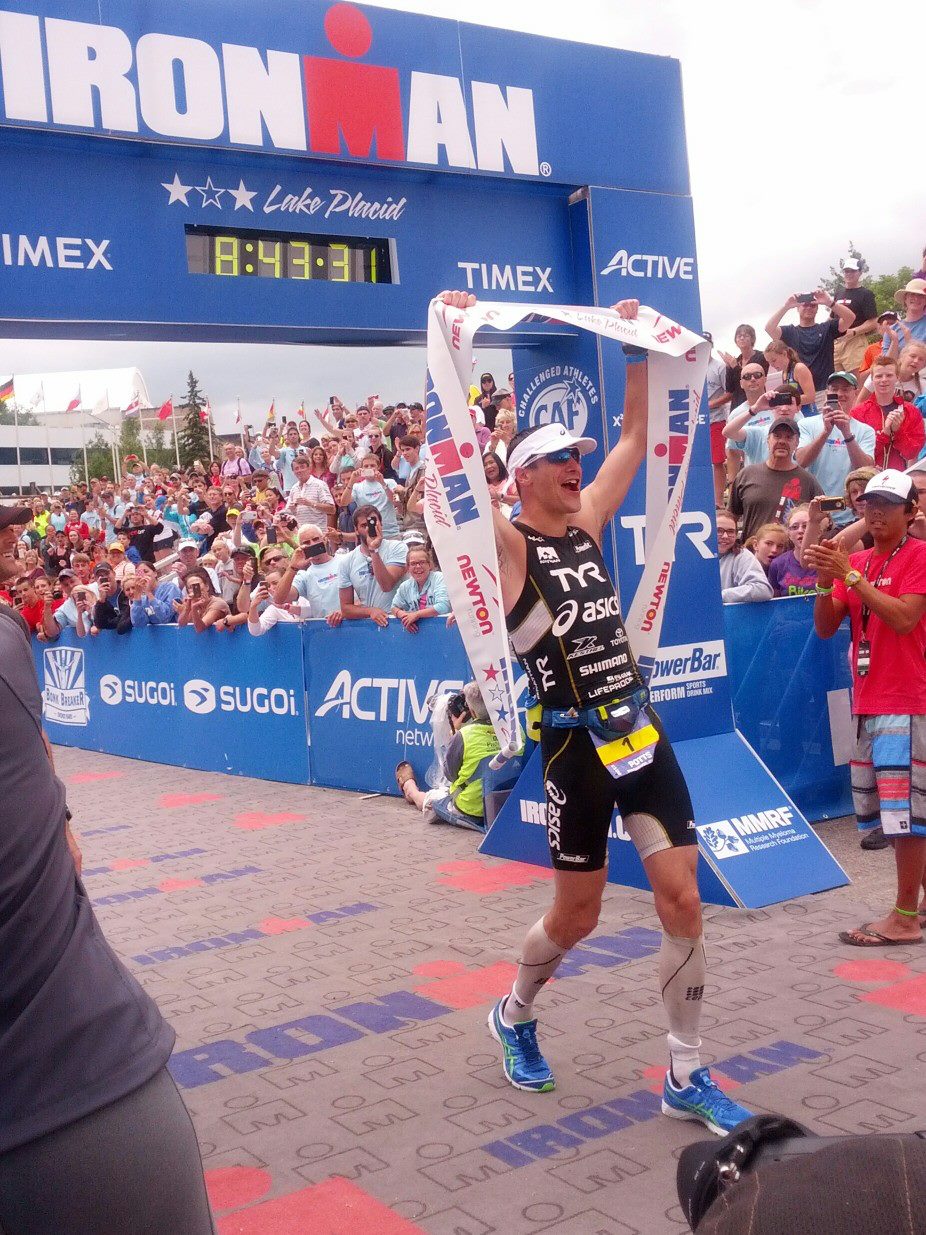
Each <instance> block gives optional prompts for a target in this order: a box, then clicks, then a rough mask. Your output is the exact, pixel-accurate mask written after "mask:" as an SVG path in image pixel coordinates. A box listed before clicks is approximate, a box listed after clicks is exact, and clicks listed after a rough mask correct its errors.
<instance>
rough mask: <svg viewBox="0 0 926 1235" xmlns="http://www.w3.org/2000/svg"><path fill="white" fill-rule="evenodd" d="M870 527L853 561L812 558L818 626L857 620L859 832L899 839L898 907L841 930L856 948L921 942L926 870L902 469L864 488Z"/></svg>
mask: <svg viewBox="0 0 926 1235" xmlns="http://www.w3.org/2000/svg"><path fill="white" fill-rule="evenodd" d="M864 502H865V525H866V528H867V530H868V532H869V534H870V535H871V537H872V539H873V540H874V547H873V548H871V549H865V550H863V551H862V552H861V553H853V554H852V556H851V557H849V556H848V555H847V553H846V552H845V550H844V549H842V548H841V547H839V546H838V544H836V543H835V542H833V541H829V542H828V543H826V544H820V545H814V546H813V547H812V548H810V549H808V550H807V551H806V553H805V558H806V560H807V561H808V563H809V565H811V566H812V567H814V568H815V569H816V571H817V600H816V605H815V608H814V625H815V627H816V631H817V634H818V635H820V637H821V638H823V639H829V638H831V637H832V636H833V635H834V634H835V633H836V631H837V629H838V628H839V624H840V623H841V622H842V619H843V618H844V617H845V616H846V614H848V615H849V620H850V623H851V626H852V712H853V715H854V716H855V717H856V718H857V739H856V747H855V753H854V756H853V759H852V763H851V770H852V798H853V802H854V805H855V814H856V817H857V819H858V825H859V828H860V829H861V830H863V831H867V830H868V829H870V828H874V827H877V826H878V825H879V824H880V826H881V827H882V828H883V830H884V835H885V836H887V837H889V838H891V839H893V842H894V857H895V860H896V863H897V898H896V900H895V902H894V908H893V909H892V910H890V911H889V912H888V913H887V914H886V915H885V916H884V917H883V918H880V919H879V920H878V921H876V922H869V923H867V924H866V925H865V926H860V927H859V928H858V929H857V930H852V931H842V932H841V933H840V936H839V938H840V939H841V940H842V942H843V943H848V944H852V945H853V946H854V947H858V948H877V947H884V946H885V945H895V944H896V945H904V944H910V943H920V942H922V937H923V936H922V930H921V923H920V918H919V913H918V910H919V896H920V887H921V886H922V884H923V875H924V871H926V542H924V541H922V540H916V539H914V538H913V537H911V536H910V535H909V525H910V523H911V521H912V520H913V519H914V517H915V516H916V512H917V510H918V509H919V507H918V504H917V491H916V486H915V485H914V484H913V482H912V481H911V479H910V477H909V476H905V475H904V474H903V473H902V472H898V471H893V470H888V471H884V472H879V473H878V474H877V475H875V476H873V477H872V478H871V480H869V482H868V484H867V485H866V487H865V493H864Z"/></svg>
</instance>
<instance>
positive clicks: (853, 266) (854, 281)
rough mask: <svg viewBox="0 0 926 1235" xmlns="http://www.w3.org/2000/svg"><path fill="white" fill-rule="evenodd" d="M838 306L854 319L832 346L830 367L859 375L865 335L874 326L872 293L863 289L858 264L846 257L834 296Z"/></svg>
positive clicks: (874, 309)
mask: <svg viewBox="0 0 926 1235" xmlns="http://www.w3.org/2000/svg"><path fill="white" fill-rule="evenodd" d="M834 296H835V300H836V303H837V304H843V305H848V307H849V308H850V309H851V310H852V314H853V320H852V322H851V323H850V324H849V325H848V326H847V327H846V331H845V333H844V334H842V335H840V337H839V338H838V339H837V340H836V342H835V343H834V345H833V364H834V367H835V368H836V369H838V370H840V371H841V372H849V373H855V374H857V373H858V370H859V369H860V367H861V364H862V359H863V358H864V355H865V347H866V345H867V338H868V335H869V334H870V333H871V332H872V330H874V328H875V325H876V324H877V316H878V310H877V307H876V305H875V294H874V292H872V291H870V290H869V288H867V287H862V267H861V264H860V262H859V261H858V260H857V259H856V258H854V257H849V258H846V260H845V261H844V262H843V263H842V282H841V284H839V285H838V286H837V287H836V291H835V293H834Z"/></svg>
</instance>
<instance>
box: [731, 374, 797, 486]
mask: <svg viewBox="0 0 926 1235" xmlns="http://www.w3.org/2000/svg"><path fill="white" fill-rule="evenodd" d="M757 373H758V369H755V370H752V369H751V367H750V369H747V374H748V377H747V378H746V380H747V381H748V382H749V385H750V386H754V385H756V384H757V382H758V381H759V380H760V379H759V378H758V377H757V376H756V374H757ZM749 393H750V396H752V395H753V394H754V393H755V392H754V391H752V390H750V392H749ZM800 399H801V392H800V390H799V388H798V387H797V386H795V385H793V384H792V383H790V382H787V383H785V384H784V385H783V386H779V387H778V389H777V390H775V391H773V392H772V393H771V394H767V393H766V392H765V391H764V390H763V391H761V393H759V394H758V395H757V396H756V398H755V401H754V402H751V403H748V404H747V406H746V407H741V408H740V409H739V410H738V411H737V414H736V415H735V416H731V418H730V419H729V420H728V421H727V423H726V424H725V425H724V427H723V435H724V437H725V438H727V440H728V442H729V445H730V448H731V449H732V451H734V452H739V453H740V456H741V458H742V459H743V460H744V463H745V464H746V466H751V465H753V464H756V463H762V462H763V461H764V460H765V458H766V457H767V455H768V426H769V425H770V424H771V423H772V421H773V420H775V419H776V418H780V417H782V416H788V417H791V418H792V419H794V420H795V421H796V420H797V417H798V415H799V414H800V410H801V407H800ZM738 470H739V469H738V468H737V471H738Z"/></svg>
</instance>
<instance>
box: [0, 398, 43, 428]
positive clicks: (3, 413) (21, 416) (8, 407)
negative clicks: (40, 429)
mask: <svg viewBox="0 0 926 1235" xmlns="http://www.w3.org/2000/svg"><path fill="white" fill-rule="evenodd" d="M17 421H18V422H19V424H21V425H37V424H38V423H39V422H38V418H37V417H36V414H35V412H24V411H23V410H22V408H19V407H17V409H16V412H15V413H14V411H13V404H12V403H7V401H6V399H0V425H15V424H16V423H17Z"/></svg>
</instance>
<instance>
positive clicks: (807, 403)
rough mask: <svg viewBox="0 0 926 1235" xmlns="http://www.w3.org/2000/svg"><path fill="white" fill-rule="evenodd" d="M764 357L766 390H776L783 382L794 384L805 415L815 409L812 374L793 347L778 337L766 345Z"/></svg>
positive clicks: (815, 396)
mask: <svg viewBox="0 0 926 1235" xmlns="http://www.w3.org/2000/svg"><path fill="white" fill-rule="evenodd" d="M765 358H766V360H767V361H768V366H769V367H768V373H767V374H766V377H765V388H766V390H770V391H771V390H777V389H778V387H779V386H783V385H785V383H788V384H790V385H792V386H796V387H797V388H798V390H799V391H800V392H801V397H800V404H801V409H802V410H803V411H804V412H805V414H806V415H809V414H810V413H811V412H813V411H815V410H816V398H817V392H816V391H815V390H814V386H813V374H812V373H811V372H810V370H809V369H808V368H807V366H806V365H805V364H804V362H803V360H801V358H800V357H799V356H798V354H797V352H796V351H795V350H794V348H793V347H788V345H787V343H785V342H784V341H783V340H781V339H778V340H777V342H775V341H773V342H771V343H769V345H768V347H766V349H765Z"/></svg>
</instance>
